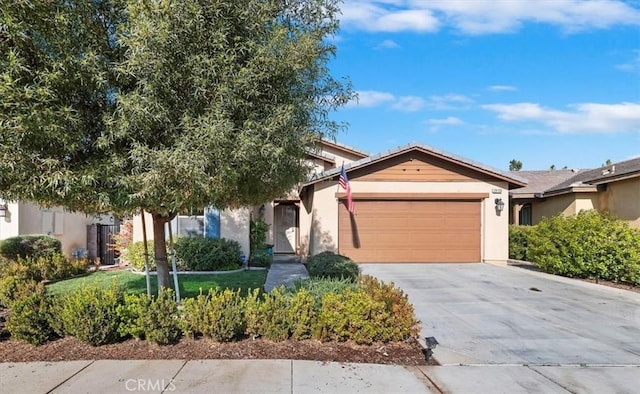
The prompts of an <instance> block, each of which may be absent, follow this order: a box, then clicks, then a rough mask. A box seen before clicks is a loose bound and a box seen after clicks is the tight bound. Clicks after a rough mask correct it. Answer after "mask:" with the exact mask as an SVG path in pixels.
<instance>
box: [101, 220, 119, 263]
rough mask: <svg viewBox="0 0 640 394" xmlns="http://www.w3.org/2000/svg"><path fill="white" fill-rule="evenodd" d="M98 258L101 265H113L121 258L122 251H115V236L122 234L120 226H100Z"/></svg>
mask: <svg viewBox="0 0 640 394" xmlns="http://www.w3.org/2000/svg"><path fill="white" fill-rule="evenodd" d="M97 230H98V257H99V258H100V264H101V265H113V264H116V263H117V259H118V258H119V257H120V251H119V250H116V249H115V245H114V240H113V235H114V234H118V233H120V225H119V224H115V225H108V224H98V226H97Z"/></svg>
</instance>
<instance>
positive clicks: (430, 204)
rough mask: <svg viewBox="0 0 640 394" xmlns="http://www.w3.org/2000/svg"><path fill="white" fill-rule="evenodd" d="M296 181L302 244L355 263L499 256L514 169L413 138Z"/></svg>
mask: <svg viewBox="0 0 640 394" xmlns="http://www.w3.org/2000/svg"><path fill="white" fill-rule="evenodd" d="M344 171H345V174H346V175H347V176H348V179H349V185H350V190H351V196H352V199H353V201H354V203H355V212H354V213H351V212H349V211H348V210H347V204H346V198H347V196H346V190H345V189H344V188H343V187H341V186H340V185H339V184H338V179H339V177H340V174H341V172H342V168H341V167H338V168H333V169H330V170H328V171H324V172H322V173H319V174H316V175H314V176H313V177H312V179H311V180H310V181H309V182H307V183H306V184H304V185H303V188H302V189H301V197H302V198H301V201H302V205H303V207H304V209H301V227H302V228H303V229H302V230H301V231H302V237H301V240H302V242H301V243H302V245H303V246H304V247H305V248H306V249H302V252H303V253H304V254H310V255H314V254H317V253H320V252H322V251H323V250H333V251H337V252H338V253H340V254H343V255H346V256H349V257H350V258H352V259H353V260H354V261H356V262H358V263H473V262H486V261H493V262H505V261H506V260H507V258H508V233H509V231H508V229H509V223H508V217H509V214H508V212H506V211H505V212H503V211H502V209H503V208H504V206H508V198H509V190H510V189H512V188H517V187H521V186H523V185H525V184H526V183H525V182H524V181H523V180H521V179H520V178H518V177H517V176H514V175H513V174H508V173H504V172H502V171H500V170H496V169H493V168H491V167H487V166H484V165H482V164H479V163H475V162H472V161H469V160H466V159H463V158H460V157H457V156H454V155H451V154H447V153H444V152H441V151H438V150H436V149H433V148H430V147H427V146H424V145H421V144H412V145H409V146H406V147H401V148H398V149H396V150H392V151H389V152H386V153H384V154H379V155H374V156H369V157H366V158H363V159H361V160H358V161H354V162H352V163H349V164H347V165H345V166H344Z"/></svg>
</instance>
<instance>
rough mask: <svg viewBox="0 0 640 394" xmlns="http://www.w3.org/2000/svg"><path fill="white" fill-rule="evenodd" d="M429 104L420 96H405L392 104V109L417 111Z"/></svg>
mask: <svg viewBox="0 0 640 394" xmlns="http://www.w3.org/2000/svg"><path fill="white" fill-rule="evenodd" d="M426 106H427V102H426V101H425V100H424V99H423V98H422V97H418V96H403V97H400V98H398V100H396V102H395V103H394V104H393V105H392V106H391V108H392V109H395V110H398V111H403V112H417V111H420V110H421V109H423V108H425V107H426Z"/></svg>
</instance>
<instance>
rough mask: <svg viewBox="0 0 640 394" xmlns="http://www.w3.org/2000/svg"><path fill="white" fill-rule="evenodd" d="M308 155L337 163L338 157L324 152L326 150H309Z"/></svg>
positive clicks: (330, 162)
mask: <svg viewBox="0 0 640 394" xmlns="http://www.w3.org/2000/svg"><path fill="white" fill-rule="evenodd" d="M307 155H309V156H311V157H313V158H316V159H320V160H323V161H325V162H327V163H329V164H336V158H335V156H333V155H330V154H327V153H324V152H312V151H307Z"/></svg>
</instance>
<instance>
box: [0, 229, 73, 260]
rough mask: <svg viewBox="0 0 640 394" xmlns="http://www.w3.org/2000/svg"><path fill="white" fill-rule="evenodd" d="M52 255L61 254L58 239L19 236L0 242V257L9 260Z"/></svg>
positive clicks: (43, 236)
mask: <svg viewBox="0 0 640 394" xmlns="http://www.w3.org/2000/svg"><path fill="white" fill-rule="evenodd" d="M54 254H62V244H61V243H60V240H59V239H56V238H54V237H51V236H48V235H19V236H17V237H11V238H7V239H4V240H2V241H0V256H3V257H6V258H8V259H11V260H17V259H18V258H23V259H24V258H27V257H32V258H38V257H49V256H52V255H54Z"/></svg>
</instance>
